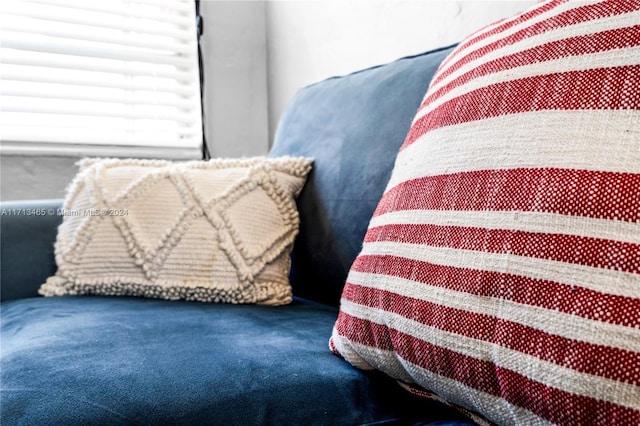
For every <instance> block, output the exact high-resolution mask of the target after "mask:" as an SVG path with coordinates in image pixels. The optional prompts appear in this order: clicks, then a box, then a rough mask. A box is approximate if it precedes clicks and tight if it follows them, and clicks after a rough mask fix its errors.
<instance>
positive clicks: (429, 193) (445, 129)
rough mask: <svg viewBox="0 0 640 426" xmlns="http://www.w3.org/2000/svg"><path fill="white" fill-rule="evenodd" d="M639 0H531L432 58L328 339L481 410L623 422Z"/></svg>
mask: <svg viewBox="0 0 640 426" xmlns="http://www.w3.org/2000/svg"><path fill="white" fill-rule="evenodd" d="M638 87H640V3H638V2H637V1H616V2H611V1H593V2H565V1H550V2H544V3H541V4H539V5H537V6H536V7H534V8H532V9H530V10H528V11H526V12H523V13H522V14H520V15H517V16H515V17H513V18H510V19H506V20H504V21H501V22H498V23H495V24H493V25H490V26H488V27H487V28H485V29H483V30H481V31H480V32H478V33H476V34H474V35H472V36H470V37H469V38H468V39H467V40H465V41H463V42H462V43H461V44H460V45H459V46H458V47H457V48H456V50H454V51H453V52H452V54H451V55H450V56H449V57H448V58H447V59H445V61H444V62H443V63H442V65H441V67H440V69H439V70H438V72H437V73H436V75H435V76H434V79H433V81H432V82H431V85H430V88H429V90H428V91H427V93H426V95H425V98H424V102H423V103H422V105H421V106H420V108H419V111H418V112H417V114H416V117H415V119H414V121H413V124H412V127H411V130H410V132H409V134H408V136H407V138H406V140H405V143H404V144H403V146H402V148H401V150H400V152H399V154H398V158H397V160H396V165H395V168H394V171H393V173H392V176H391V178H390V181H389V183H388V186H387V189H386V191H385V193H384V195H383V197H382V199H381V201H380V203H379V205H378V208H377V209H376V212H375V213H374V216H373V218H372V219H371V223H370V224H369V228H368V231H367V234H366V236H365V240H364V243H363V248H362V251H361V253H360V255H359V256H358V258H357V259H356V261H355V262H354V264H353V266H352V268H351V271H350V273H349V277H348V279H347V283H346V285H345V288H344V292H343V295H342V299H341V310H340V314H339V317H338V320H337V322H336V324H335V328H334V332H333V335H332V337H331V340H330V347H331V349H332V350H333V351H334V352H335V353H336V354H338V355H340V356H342V357H344V358H345V359H347V360H348V361H349V362H351V363H352V364H354V365H356V366H358V367H360V368H364V369H379V370H382V371H384V372H386V373H387V374H389V375H391V376H393V377H395V378H396V379H398V380H400V381H402V382H403V383H405V385H406V386H407V387H408V388H410V389H412V390H413V391H414V392H415V393H417V394H421V395H430V394H435V395H437V398H439V399H443V400H446V401H448V402H449V403H451V404H452V405H455V406H459V407H463V408H464V409H466V410H471V411H473V412H476V413H479V414H480V415H482V416H484V417H485V418H486V419H488V420H490V421H492V422H495V423H498V424H548V423H551V424H602V425H608V424H639V423H640V370H638V366H639V365H640V91H639V90H638Z"/></svg>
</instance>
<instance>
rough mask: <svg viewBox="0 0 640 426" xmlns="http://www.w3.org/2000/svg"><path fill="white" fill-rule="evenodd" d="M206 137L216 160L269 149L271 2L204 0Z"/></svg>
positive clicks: (202, 8)
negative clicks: (268, 7) (267, 9)
mask: <svg viewBox="0 0 640 426" xmlns="http://www.w3.org/2000/svg"><path fill="white" fill-rule="evenodd" d="M200 4H201V8H200V14H201V15H202V16H203V19H204V33H203V37H202V40H201V45H202V54H203V58H204V70H205V78H204V80H205V85H204V88H205V96H204V99H205V102H204V112H205V119H206V135H207V138H208V145H209V146H210V152H211V156H212V157H243V156H250V155H262V154H265V153H266V152H267V150H268V149H269V124H268V115H267V107H268V106H267V93H268V92H267V40H266V37H267V30H266V12H265V6H266V3H264V2H261V1H202V2H201V3H200Z"/></svg>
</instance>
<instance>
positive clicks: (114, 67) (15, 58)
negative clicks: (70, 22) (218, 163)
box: [2, 49, 193, 84]
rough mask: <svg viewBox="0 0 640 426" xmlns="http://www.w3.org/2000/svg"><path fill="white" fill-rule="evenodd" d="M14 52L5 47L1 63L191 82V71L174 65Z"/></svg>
mask: <svg viewBox="0 0 640 426" xmlns="http://www.w3.org/2000/svg"><path fill="white" fill-rule="evenodd" d="M15 52H16V51H15V50H10V49H6V52H5V54H4V55H3V57H2V64H3V65H24V66H30V67H45V68H62V69H67V70H81V71H93V72H103V73H113V74H119V75H123V76H131V77H138V76H147V77H156V78H166V79H169V80H172V81H178V82H181V83H186V84H191V83H193V73H191V72H186V71H175V70H176V68H175V67H162V66H155V65H151V64H138V65H134V64H131V63H128V64H123V62H122V61H106V60H105V61H99V60H95V58H84V57H79V58H75V57H69V56H62V57H61V56H60V55H44V54H42V55H37V57H34V55H26V56H25V55H20V54H15ZM18 53H19V52H18Z"/></svg>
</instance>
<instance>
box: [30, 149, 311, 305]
mask: <svg viewBox="0 0 640 426" xmlns="http://www.w3.org/2000/svg"><path fill="white" fill-rule="evenodd" d="M311 163H312V162H311V160H310V159H306V158H289V157H283V158H275V159H271V158H262V157H259V158H250V159H237V160H235V159H214V160H211V161H208V162H204V161H192V162H184V163H172V162H169V161H161V160H133V159H129V160H118V159H107V160H96V159H86V160H83V161H81V162H80V171H79V173H78V175H77V176H76V178H75V179H74V180H73V182H72V184H71V185H70V187H69V190H68V195H67V198H66V200H65V204H64V209H63V214H64V215H65V216H64V218H63V223H62V225H61V226H60V228H59V232H58V236H57V241H56V248H55V254H56V263H57V265H58V271H57V273H56V275H55V276H53V277H50V278H49V279H48V280H47V282H46V283H45V284H43V285H42V286H41V288H40V294H42V295H45V296H54V295H78V294H100V295H122V296H124V295H127V296H144V297H152V298H162V299H184V300H197V301H203V302H229V303H259V304H267V305H280V304H285V303H289V302H290V301H291V297H292V295H291V286H290V285H289V282H288V273H289V267H290V259H289V255H290V252H291V248H292V246H293V242H294V238H295V236H296V234H297V232H298V225H299V216H298V212H297V209H296V205H295V197H296V196H297V195H298V193H299V192H300V190H301V189H302V186H303V185H304V182H305V180H306V176H307V174H308V173H309V171H310V169H311Z"/></svg>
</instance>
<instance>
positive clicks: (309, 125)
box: [269, 47, 453, 306]
mask: <svg viewBox="0 0 640 426" xmlns="http://www.w3.org/2000/svg"><path fill="white" fill-rule="evenodd" d="M452 48H453V47H448V48H443V49H439V50H434V51H430V52H426V53H423V54H420V55H416V56H412V57H407V58H403V59H400V60H398V61H395V62H392V63H390V64H386V65H382V66H378V67H374V68H369V69H366V70H363V71H359V72H356V73H353V74H350V75H347V76H344V77H335V78H330V79H328V80H325V81H322V82H320V83H317V84H314V85H311V86H308V87H306V88H304V89H302V90H301V91H300V92H298V94H297V95H296V96H295V97H294V99H293V100H292V101H291V102H290V104H289V106H288V107H287V110H286V111H285V113H284V114H283V116H282V118H281V120H280V123H279V125H278V129H277V131H276V135H275V139H274V144H273V148H272V150H271V152H270V154H269V155H270V156H281V155H291V156H307V157H312V158H314V159H315V163H314V169H313V171H312V172H311V174H310V176H309V179H308V181H307V184H306V185H305V187H304V189H303V190H302V193H301V194H300V197H299V199H298V207H299V211H300V234H299V235H298V238H297V239H296V243H295V246H294V249H293V253H292V271H291V283H292V286H293V291H294V294H295V295H296V296H299V297H303V298H307V299H311V300H315V301H318V302H321V303H326V304H331V305H336V306H337V305H338V303H339V299H340V294H341V292H342V287H343V286H344V282H345V279H346V277H347V273H348V271H349V268H350V266H351V263H352V262H353V261H354V259H355V258H356V256H357V254H358V253H359V251H360V249H361V246H362V240H363V238H364V234H365V232H366V229H367V225H368V224H369V220H370V219H371V216H372V214H373V211H374V210H375V208H376V205H377V203H378V201H379V199H380V197H381V196H382V193H383V191H384V189H385V187H386V184H387V182H388V180H389V177H390V175H391V169H392V168H393V164H394V161H395V157H396V153H397V151H398V149H399V148H400V145H402V143H403V142H404V139H405V136H406V134H407V132H408V131H409V127H410V125H411V120H412V119H413V116H414V114H415V112H416V110H417V108H418V106H419V105H420V102H421V101H422V98H423V96H424V94H425V92H426V90H427V87H428V85H429V82H430V81H431V78H432V76H433V74H434V72H435V71H436V69H437V67H438V65H439V64H440V62H442V60H443V59H444V58H445V57H446V55H447V54H448V53H449V52H450V51H451V49H452Z"/></svg>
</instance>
